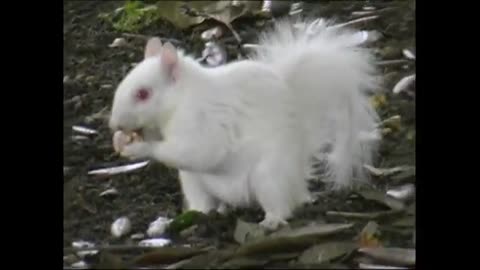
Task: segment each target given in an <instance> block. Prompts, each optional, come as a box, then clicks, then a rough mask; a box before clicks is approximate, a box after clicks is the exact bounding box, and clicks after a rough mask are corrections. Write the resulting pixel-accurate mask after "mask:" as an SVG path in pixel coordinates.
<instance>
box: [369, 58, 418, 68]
mask: <svg viewBox="0 0 480 270" xmlns="http://www.w3.org/2000/svg"><path fill="white" fill-rule="evenodd" d="M407 63H411V61H408V60H405V59H398V60H385V61H380V62H377V65H379V66H383V67H384V66H390V65H401V64H407Z"/></svg>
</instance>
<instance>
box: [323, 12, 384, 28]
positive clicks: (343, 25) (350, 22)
mask: <svg viewBox="0 0 480 270" xmlns="http://www.w3.org/2000/svg"><path fill="white" fill-rule="evenodd" d="M378 17H379V16H378V15H375V16H368V17H362V18H358V19H355V20H352V21H348V22H346V23H341V24H337V25H334V26H331V27H332V28H340V27H345V26H347V25H351V24H356V23H361V22H367V21H371V20H375V19H378Z"/></svg>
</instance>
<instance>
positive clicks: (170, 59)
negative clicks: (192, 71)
mask: <svg viewBox="0 0 480 270" xmlns="http://www.w3.org/2000/svg"><path fill="white" fill-rule="evenodd" d="M160 57H161V62H162V66H163V68H164V69H165V70H166V71H167V73H168V75H169V76H170V77H171V78H172V79H173V80H175V79H177V76H178V55H177V50H176V49H175V47H174V46H173V45H172V44H171V43H170V42H167V43H165V45H163V47H162V51H161V53H160Z"/></svg>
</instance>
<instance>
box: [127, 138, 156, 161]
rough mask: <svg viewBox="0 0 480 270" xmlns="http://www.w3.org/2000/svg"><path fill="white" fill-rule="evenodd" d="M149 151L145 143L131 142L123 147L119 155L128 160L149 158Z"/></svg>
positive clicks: (149, 147) (148, 146) (148, 145)
mask: <svg viewBox="0 0 480 270" xmlns="http://www.w3.org/2000/svg"><path fill="white" fill-rule="evenodd" d="M151 149H152V148H151V146H150V144H149V143H147V142H132V143H130V144H127V145H125V146H124V147H123V149H122V152H121V153H120V155H121V156H123V157H127V158H130V159H142V158H149V157H150V151H151Z"/></svg>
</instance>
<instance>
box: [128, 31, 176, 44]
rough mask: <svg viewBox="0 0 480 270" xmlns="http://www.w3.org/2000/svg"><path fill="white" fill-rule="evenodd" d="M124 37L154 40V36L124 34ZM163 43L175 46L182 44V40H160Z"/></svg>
mask: <svg viewBox="0 0 480 270" xmlns="http://www.w3.org/2000/svg"><path fill="white" fill-rule="evenodd" d="M122 36H124V37H129V38H139V39H143V40H145V41H146V40H149V39H150V38H152V36H147V35H141V34H131V33H122ZM160 40H161V41H162V42H170V43H175V44H182V42H181V41H180V40H177V39H174V38H160Z"/></svg>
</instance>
